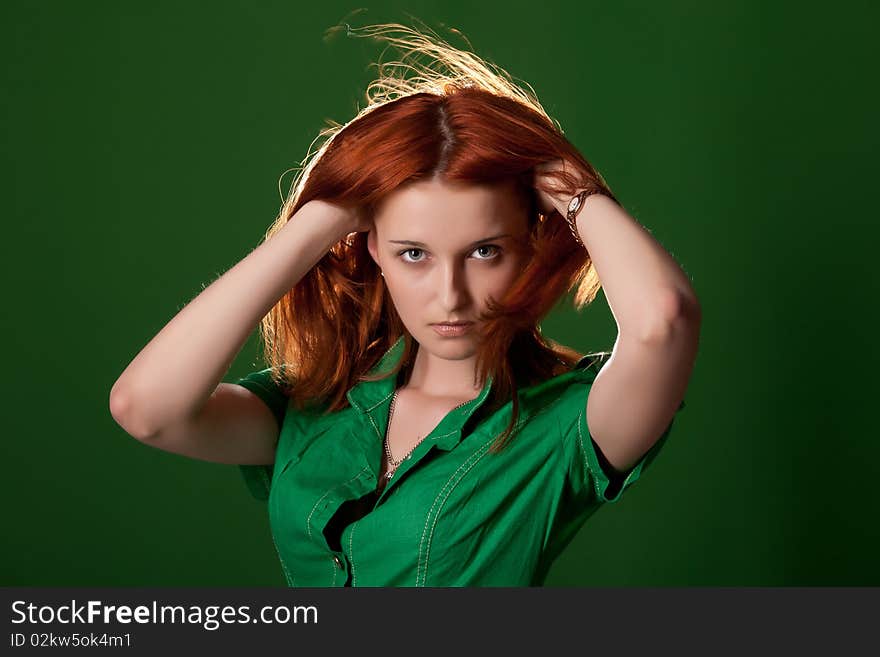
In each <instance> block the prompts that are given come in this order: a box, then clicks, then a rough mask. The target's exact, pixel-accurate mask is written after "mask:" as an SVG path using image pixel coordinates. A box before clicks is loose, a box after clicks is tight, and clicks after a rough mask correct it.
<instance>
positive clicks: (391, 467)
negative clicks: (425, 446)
mask: <svg viewBox="0 0 880 657" xmlns="http://www.w3.org/2000/svg"><path fill="white" fill-rule="evenodd" d="M397 392H398V391H397V390H395V391H394V396H393V397H392V398H391V409H390V410H389V411H388V425H387V426H386V427H385V440H384V441H383V442H384V443H385V456H387V457H388V471H387V472H386V473H385V474H384V475H382V479H383V480H384V481H383V485H384V483H385V482H387V481H388V480H389V479H391V477H392V476H394V472H395V471H396V470H397V466H399V465H400V464H401V463H403V462H404V461H405V460H406V459H407V457H408V456H409V455H410V454H412V453H413V451H414V450H415V448H416V447H418V446H419V445H420V444H421V442H422V441H423V440H424V439H425V438H419V439H418V440H417V441H416V444H415V445H413V446H412V448H411V449H410V450H409V451H408V452H407V453H406V454H404V455H403V456H401V457H400V458H399V459H395V458H394V456H392V455H391V445H389V443H388V430H389V428H390V427H391V418H393V417H394V403H395V402H396V401H397ZM472 401H473V399H468V400H467V401H465V402H462V403H460V404H459V405H458V406H456V407H455V408H453V409H452V410H453V411H454V410H455V409H456V408H461V407H462V406H464V405H465V404H470V403H471V402H472ZM450 412H451V411H450Z"/></svg>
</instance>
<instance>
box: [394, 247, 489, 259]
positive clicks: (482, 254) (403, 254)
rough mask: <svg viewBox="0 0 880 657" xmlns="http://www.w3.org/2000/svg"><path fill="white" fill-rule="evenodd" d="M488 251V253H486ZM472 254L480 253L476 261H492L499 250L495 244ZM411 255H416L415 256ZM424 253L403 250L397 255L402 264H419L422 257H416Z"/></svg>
mask: <svg viewBox="0 0 880 657" xmlns="http://www.w3.org/2000/svg"><path fill="white" fill-rule="evenodd" d="M487 251H488V253H487ZM473 253H480V255H479V256H478V257H477V260H494V259H495V258H497V257H498V256H499V255H500V253H501V248H500V247H498V246H496V245H495V244H483V245H482V246H478V247H477V248H476V249H474V250H473ZM413 254H416V255H415V256H414V255H413ZM423 254H424V252H423V251H422V249H416V248H412V249H404V250H403V251H400V252H399V253H398V254H397V255H398V256H400V257H403V261H404V262H412V263H415V262H421V261H422V260H424V258H423V257H416V256H418V255H423Z"/></svg>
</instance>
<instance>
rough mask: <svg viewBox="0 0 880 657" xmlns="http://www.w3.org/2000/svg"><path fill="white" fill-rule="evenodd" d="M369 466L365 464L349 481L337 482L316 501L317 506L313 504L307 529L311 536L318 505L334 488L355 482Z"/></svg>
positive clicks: (307, 520)
mask: <svg viewBox="0 0 880 657" xmlns="http://www.w3.org/2000/svg"><path fill="white" fill-rule="evenodd" d="M369 467H370V466H369V465H366V466H364V467H363V469H362V470H361V471H360V472H358V473H357V474H356V475H355V476H354V477H352V478H351V479H349V480H348V481H345V482H343V483H341V484H337V485H336V486H333V488H331V489H329V490H328V491H327V492H325V493H324V494H323V495H321V497H319V498H318V501H317V502H315V506H313V507H312V510H311V511H310V512H309V517H308V518H306V531H307V532H308V534H309V538H312V515H314V513H315V510H317V508H318V505H319V504H320V503H321V502H322V501H323V500H324V498H325V497H327V496H328V495H329V494H330V493H332V492H333V491H334V490H336V489H337V488H342V487H343V486H347V485H348V484H350V483H351V482H353V481H354V480H355V479H357V478H358V477H360V476H361V475H362V474H363V473H364V472H366V471H367V469H368V468H369Z"/></svg>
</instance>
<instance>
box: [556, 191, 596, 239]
mask: <svg viewBox="0 0 880 657" xmlns="http://www.w3.org/2000/svg"><path fill="white" fill-rule="evenodd" d="M600 192H601V190H599V189H585V190H583V191H582V192H580V193H579V194H576V195H575V196H572V197H571V201H569V202H568V212H566V213H565V221H566V223H568V228H569V230H571V234H572V235H574V239H575V241H576V242H577V243H578V244H580V245H581V246H584V243H583V242H582V241H581V238H580V235H578V232H577V224H576V223H575V220H576V219H577V215H578V212H580V210H581V208H583V207H584V202H585V201H586V200H587V197H588V196H592V195H593V194H599V193H600Z"/></svg>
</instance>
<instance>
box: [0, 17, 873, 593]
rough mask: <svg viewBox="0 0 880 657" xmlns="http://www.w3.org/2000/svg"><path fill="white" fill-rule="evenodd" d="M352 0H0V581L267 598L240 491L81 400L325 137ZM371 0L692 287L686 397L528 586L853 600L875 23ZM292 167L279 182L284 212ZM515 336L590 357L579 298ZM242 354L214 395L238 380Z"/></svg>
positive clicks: (335, 109) (604, 321) (862, 518)
mask: <svg viewBox="0 0 880 657" xmlns="http://www.w3.org/2000/svg"><path fill="white" fill-rule="evenodd" d="M360 6H361V5H358V4H347V3H344V2H337V1H336V0H330V1H326V2H321V3H315V5H314V6H311V7H305V6H304V5H303V4H302V3H296V2H292V1H288V2H278V1H272V2H244V1H242V2H217V1H214V2H178V1H175V2H170V1H167V0H166V1H162V2H156V1H151V2H143V1H141V2H79V3H73V2H40V3H37V2H21V1H18V2H5V3H3V4H2V5H0V25H2V27H0V30H2V32H0V34H2V38H0V48H2V54H3V63H4V77H3V88H2V94H3V103H2V105H3V107H4V109H3V112H4V126H3V128H4V136H5V139H4V142H5V147H4V148H3V170H2V174H3V175H2V185H3V200H4V203H3V205H4V207H5V211H4V213H3V240H2V242H3V258H2V263H3V267H4V289H5V295H6V297H7V300H8V301H9V303H8V304H7V310H6V312H4V313H3V314H4V315H5V317H4V319H3V336H2V337H3V343H2V344H3V346H4V347H5V349H6V357H5V363H6V365H5V376H3V384H2V385H3V389H2V395H3V405H4V419H5V421H4V431H3V440H2V443H0V444H2V463H3V477H2V486H3V491H2V492H3V525H4V530H3V534H4V539H3V541H2V547H0V550H2V554H0V573H2V577H0V583H2V584H3V585H38V586H47V585H110V586H115V585H179V586H185V585H211V586H214V585H218V586H219V585H231V586H246V585H269V586H283V577H282V574H281V570H280V566H279V564H278V562H277V557H276V555H275V552H274V549H273V547H272V542H271V538H270V534H269V526H268V518H267V516H266V513H265V507H264V506H262V505H260V504H259V503H258V502H256V501H255V500H253V499H251V497H250V496H249V494H248V493H247V491H246V489H245V487H244V484H243V482H242V480H241V479H240V476H239V473H238V469H237V468H236V467H235V466H231V465H221V464H213V463H207V462H202V461H196V460H190V459H187V458H185V457H182V456H178V455H175V454H170V453H165V452H162V451H159V450H156V449H152V448H150V447H147V446H145V445H143V444H141V443H139V442H138V441H136V440H135V439H133V438H131V437H130V436H128V435H127V434H126V433H125V432H124V431H123V430H122V429H121V428H120V427H119V426H117V425H116V423H115V422H114V420H113V418H112V417H111V415H110V412H109V409H108V398H109V392H110V388H111V386H112V385H113V383H114V381H115V380H116V378H117V377H118V376H119V374H120V373H121V372H122V370H123V369H124V368H125V367H126V365H127V364H128V363H129V362H130V361H131V359H132V358H134V356H135V355H136V354H137V352H138V351H139V350H140V349H141V348H142V347H143V346H144V345H145V344H146V343H147V342H148V341H149V340H150V339H151V338H152V337H153V336H154V335H155V334H156V333H157V332H158V331H159V330H160V329H161V328H162V326H163V325H164V324H165V323H166V322H167V321H169V320H170V319H171V318H172V317H173V316H174V315H175V314H176V312H177V311H179V310H180V309H181V308H182V307H183V306H184V305H185V304H186V303H187V302H188V301H189V300H191V299H192V298H193V297H195V296H196V295H197V294H198V293H199V292H200V291H201V290H202V289H203V288H204V287H205V286H206V285H207V284H209V283H210V282H211V281H213V280H214V279H215V278H216V277H218V276H219V275H221V274H222V273H223V272H224V271H226V270H227V269H228V268H229V267H231V266H232V265H233V264H234V263H235V262H237V261H238V260H240V259H241V258H243V257H244V256H245V255H247V253H249V252H250V250H251V249H253V248H254V247H255V246H256V245H257V244H258V243H259V241H260V239H261V238H262V235H263V232H264V231H265V229H266V228H267V227H268V225H269V224H270V223H271V221H272V219H273V218H274V216H275V213H276V211H277V210H278V207H279V204H280V197H279V192H278V179H279V176H281V174H282V173H283V172H284V171H285V170H286V169H288V168H290V167H293V166H296V165H297V164H299V162H300V161H301V160H302V159H303V158H304V157H305V154H306V151H307V148H308V146H309V144H310V143H311V142H312V140H313V139H314V137H315V136H316V135H317V132H318V131H319V130H320V129H321V128H322V127H323V126H324V124H325V120H326V119H328V118H331V119H335V120H337V121H340V122H345V121H347V120H349V119H350V118H351V117H352V116H353V115H354V113H355V111H356V107H357V106H360V107H362V106H363V105H364V100H363V92H364V89H365V86H366V84H367V83H368V82H369V81H370V80H371V79H372V77H373V74H374V73H375V69H373V68H369V64H370V63H371V62H374V61H375V60H376V59H377V58H378V56H379V54H380V52H381V46H380V45H379V44H375V43H372V42H370V41H368V40H366V39H345V38H339V39H336V40H334V41H331V42H328V43H325V42H324V41H323V40H322V36H323V33H324V30H325V29H326V28H328V27H330V26H332V25H334V24H336V23H337V22H338V21H340V20H341V19H343V18H344V17H345V16H346V15H348V14H349V13H350V12H351V11H352V10H354V9H356V8H358V7H360ZM869 7H870V4H869V3H867V2H865V3H849V2H838V3H835V4H834V5H833V6H832V7H830V8H829V7H823V8H822V11H821V12H814V11H813V10H812V9H811V7H810V6H809V3H806V4H804V3H767V2H758V1H749V2H735V3H698V2H648V1H644V2H620V1H615V2H558V1H552V0H550V1H544V2H541V3H538V4H537V6H536V5H535V4H534V3H528V4H527V3H523V4H522V5H517V4H515V3H514V4H512V3H510V2H495V3H492V2H488V3H486V2H484V3H477V4H474V3H472V2H466V1H463V0H456V1H450V0H443V1H442V2H439V1H438V2H424V1H422V2H419V1H414V0H407V2H405V3H392V2H374V3H371V4H369V5H368V11H366V12H365V13H361V14H359V15H356V16H353V17H351V18H350V20H351V21H352V22H353V24H355V25H363V24H366V23H379V22H404V23H407V24H411V21H410V20H409V18H408V16H407V12H408V13H409V14H412V15H413V16H415V17H417V18H418V19H421V20H422V21H424V22H425V23H427V24H428V25H429V26H430V27H432V28H434V29H435V30H438V31H439V32H440V33H441V34H443V35H445V36H447V37H448V38H452V39H453V44H455V45H463V44H462V42H461V41H455V40H454V37H452V36H450V35H449V33H448V32H445V31H444V29H445V27H454V28H457V29H459V30H461V31H462V32H463V33H464V34H465V35H466V36H467V37H468V38H469V39H470V41H471V43H472V44H473V46H474V48H475V49H476V52H477V53H478V54H480V55H481V56H483V57H486V58H488V59H490V60H491V61H493V62H495V63H496V64H498V65H499V66H502V67H503V68H505V69H506V70H507V71H509V72H510V73H511V74H512V75H514V76H515V77H517V78H520V79H523V80H526V81H528V82H529V83H531V84H532V86H533V87H534V88H535V91H536V92H537V94H538V96H539V98H540V99H541V101H542V102H543V104H544V106H545V108H546V109H547V110H548V112H549V113H550V114H551V115H552V116H554V117H555V118H556V119H558V120H559V121H560V123H561V124H562V126H563V128H564V129H565V131H566V135H567V136H568V137H569V139H570V140H571V141H572V142H573V143H574V144H575V145H576V146H577V147H578V148H579V149H580V150H581V151H582V152H583V153H584V155H585V156H586V157H587V159H589V160H590V161H591V162H592V163H593V164H594V165H595V166H596V167H597V168H598V169H599V171H601V172H602V174H603V175H604V177H605V178H606V180H607V181H608V183H609V184H610V185H611V187H612V189H613V190H614V192H615V194H616V195H617V196H618V197H619V198H620V200H621V201H622V202H623V203H624V205H625V206H626V207H627V209H628V210H629V211H630V212H631V214H633V216H635V217H636V218H637V219H638V220H639V221H640V222H642V223H643V224H644V225H645V226H646V227H648V228H649V229H650V230H651V232H652V233H653V235H654V236H655V237H656V238H657V239H658V240H659V241H660V242H661V243H662V244H663V245H664V246H665V247H666V248H667V249H668V250H669V251H670V252H671V253H672V254H673V256H674V257H675V258H676V259H677V261H678V262H679V263H680V264H681V265H682V267H683V268H684V269H685V271H686V272H687V273H688V274H689V276H690V277H691V278H692V280H693V283H694V287H695V289H696V290H697V293H698V295H699V297H700V300H701V302H702V307H703V317H704V319H703V329H702V339H701V345H700V354H699V358H698V361H697V365H696V369H695V371H694V375H693V378H692V380H691V383H690V387H689V389H688V393H687V396H686V399H687V407H686V409H685V410H684V411H683V412H682V413H680V414H679V415H678V417H677V420H676V428H675V430H674V432H673V434H672V438H671V440H670V442H669V443H668V444H667V445H666V447H665V448H664V451H663V452H662V454H661V456H660V458H658V460H657V461H655V462H654V463H653V464H652V466H651V468H650V470H649V471H647V472H646V474H645V476H644V478H643V479H642V480H640V481H639V483H638V484H636V485H635V486H634V487H633V488H632V489H631V490H629V491H628V492H627V494H626V495H625V496H624V497H623V499H622V500H621V501H620V502H619V503H617V504H615V505H613V506H609V507H606V508H603V509H602V510H600V511H599V512H598V513H597V514H596V515H595V516H594V517H593V518H592V519H591V520H590V521H588V523H587V524H586V525H585V526H584V528H583V529H582V530H581V532H580V533H579V534H578V535H577V537H576V538H575V540H574V542H573V543H572V544H571V546H570V548H569V549H568V550H567V552H565V553H564V554H563V556H562V557H560V559H559V561H558V562H557V563H556V565H555V566H554V568H553V570H552V571H551V574H550V577H549V579H548V582H547V584H548V585H550V586H571V585H579V586H580V585H590V586H592V585H614V586H618V585H621V586H630V585H648V586H672V585H691V586H702V585H732V586H741V585H832V584H834V585H836V584H847V585H867V584H872V585H876V584H880V566H878V560H877V554H878V553H880V531H878V523H877V519H878V510H877V501H878V494H877V475H878V458H877V457H878V452H880V448H878V440H877V438H878V436H877V434H878V432H877V430H876V429H872V428H871V427H872V426H874V417H875V414H876V411H877V405H876V399H877V388H878V387H877V384H876V381H877V378H876V377H877V375H876V372H877V369H876V364H877V360H878V359H877V350H876V347H875V338H876V334H877V330H876V326H877V311H876V303H877V299H878V294H877V292H878V285H877V274H876V273H875V271H876V270H875V257H874V256H875V252H876V248H877V244H878V229H877V223H878V222H877V220H878V216H877V214H878V213H877V210H876V207H877V204H876V200H875V195H876V191H877V175H876V174H877V166H876V155H877V152H878V132H877V130H876V128H875V125H876V120H877V116H878V107H877V104H878V103H877V86H876V83H871V82H870V79H871V78H872V77H873V75H874V74H876V68H877V63H878V57H877V50H876V46H871V45H870V44H871V43H876V38H875V34H874V32H875V27H876V24H877V18H878V16H877V10H876V9H874V8H869ZM290 180H291V175H290V174H288V176H287V177H286V178H285V181H284V188H285V189H286V188H287V186H288V185H289V183H290ZM543 328H544V331H545V333H546V334H549V335H550V336H551V337H554V338H556V339H558V340H560V341H562V342H564V343H567V344H570V345H571V346H573V347H575V348H578V349H580V350H583V351H587V350H597V349H610V348H611V346H612V344H613V340H614V337H615V335H616V326H615V324H614V321H613V318H612V316H611V314H610V312H609V310H608V307H607V304H606V302H605V298H604V296H602V295H600V297H599V298H598V299H597V302H596V303H595V304H594V305H593V306H591V307H590V308H588V309H586V310H585V311H584V312H582V313H580V314H578V313H575V312H573V311H572V310H570V309H569V308H567V307H564V308H560V310H559V311H558V312H555V313H554V314H553V316H552V317H551V318H549V319H548V321H547V322H546V323H545V324H544V327H543ZM256 338H257V334H256V332H254V334H253V335H252V337H251V340H250V341H249V342H248V344H247V345H246V346H245V348H244V349H243V350H242V352H241V353H240V354H239V357H238V358H237V360H236V361H235V363H234V365H233V367H232V369H231V370H230V372H229V374H228V375H227V377H226V378H225V379H224V380H226V381H231V380H233V379H234V378H235V377H237V376H240V375H243V374H245V373H247V372H250V371H252V370H254V369H257V368H259V367H261V366H262V365H261V363H259V362H258V361H257V355H258V343H257V340H256Z"/></svg>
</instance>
